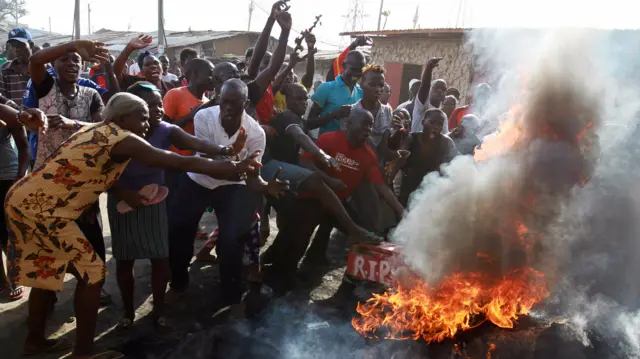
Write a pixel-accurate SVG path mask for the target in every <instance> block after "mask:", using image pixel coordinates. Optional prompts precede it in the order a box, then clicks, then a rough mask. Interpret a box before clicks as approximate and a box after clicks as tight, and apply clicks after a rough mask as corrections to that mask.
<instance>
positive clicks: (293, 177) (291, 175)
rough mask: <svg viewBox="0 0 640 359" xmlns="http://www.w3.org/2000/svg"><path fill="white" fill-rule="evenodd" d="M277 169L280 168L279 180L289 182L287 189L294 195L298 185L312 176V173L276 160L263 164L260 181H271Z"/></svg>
mask: <svg viewBox="0 0 640 359" xmlns="http://www.w3.org/2000/svg"><path fill="white" fill-rule="evenodd" d="M278 168H282V172H281V173H280V180H282V181H289V189H290V190H291V192H294V193H298V191H299V189H300V185H301V184H302V183H304V181H306V180H307V178H309V177H311V175H312V174H313V171H311V170H309V169H306V168H304V167H300V166H296V165H294V164H291V163H287V162H280V161H278V160H271V161H269V162H267V163H265V164H263V166H262V168H261V169H260V175H261V176H262V179H264V180H265V181H269V180H270V179H272V178H273V176H275V174H276V172H277V171H278Z"/></svg>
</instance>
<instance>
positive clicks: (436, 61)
mask: <svg viewBox="0 0 640 359" xmlns="http://www.w3.org/2000/svg"><path fill="white" fill-rule="evenodd" d="M442 59H443V57H432V58H430V59H429V61H427V68H428V69H431V70H433V69H435V68H436V67H438V65H439V64H440V60H442Z"/></svg>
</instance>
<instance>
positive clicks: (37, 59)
mask: <svg viewBox="0 0 640 359" xmlns="http://www.w3.org/2000/svg"><path fill="white" fill-rule="evenodd" d="M69 52H77V53H79V54H80V56H82V59H83V60H85V61H91V62H102V61H105V60H107V61H108V58H109V50H107V49H106V48H105V47H104V44H103V43H101V42H93V41H90V40H75V41H71V42H68V43H66V44H62V45H58V46H51V47H47V48H46V49H42V50H40V51H38V52H36V53H35V54H33V55H31V58H30V59H29V74H30V75H31V81H32V82H33V83H34V84H41V83H42V82H43V81H44V80H45V78H46V74H47V67H46V65H47V64H48V63H50V62H53V61H54V60H55V59H57V58H58V57H61V56H63V55H65V54H67V53H69Z"/></svg>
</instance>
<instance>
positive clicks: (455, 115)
mask: <svg viewBox="0 0 640 359" xmlns="http://www.w3.org/2000/svg"><path fill="white" fill-rule="evenodd" d="M470 113H471V105H466V106H462V107H458V108H456V109H455V110H453V112H452V113H451V117H449V131H453V130H454V129H455V128H456V127H458V126H460V121H462V118H463V117H464V116H466V115H468V114H470Z"/></svg>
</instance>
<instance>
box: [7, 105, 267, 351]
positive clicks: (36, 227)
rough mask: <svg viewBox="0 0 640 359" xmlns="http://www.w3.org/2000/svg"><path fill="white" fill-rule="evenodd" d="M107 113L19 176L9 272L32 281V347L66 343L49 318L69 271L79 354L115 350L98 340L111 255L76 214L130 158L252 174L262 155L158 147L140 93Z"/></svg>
mask: <svg viewBox="0 0 640 359" xmlns="http://www.w3.org/2000/svg"><path fill="white" fill-rule="evenodd" d="M103 115H104V117H105V121H104V122H101V123H98V124H93V125H88V126H84V127H83V128H82V129H81V130H80V131H79V132H77V133H75V134H74V135H72V136H71V137H70V138H69V139H68V140H67V141H65V142H64V143H63V144H62V145H61V146H60V147H59V148H58V149H57V150H56V151H55V152H54V153H53V154H52V155H51V156H50V157H49V158H47V159H46V160H45V162H44V164H43V165H42V166H41V167H39V168H38V169H36V170H35V171H34V172H32V173H30V174H29V175H28V176H27V177H25V178H23V179H22V180H20V181H19V182H17V183H16V184H15V185H14V186H13V187H12V188H11V189H10V190H9V193H8V194H7V197H6V202H5V213H6V216H7V224H8V227H9V276H10V280H11V281H12V282H13V283H14V285H25V286H29V287H32V288H33V289H32V290H31V294H30V296H29V321H28V326H29V331H28V335H27V339H26V341H25V344H24V353H25V354H39V353H43V352H50V351H52V350H56V349H62V348H61V347H60V346H59V345H60V344H59V342H56V341H53V340H47V339H46V338H45V324H46V320H47V316H48V313H49V310H48V309H49V308H50V307H51V305H52V302H53V300H54V298H55V292H54V291H56V290H61V289H62V287H63V281H64V275H65V274H66V273H70V274H73V275H74V276H75V277H76V278H77V279H78V284H77V288H76V292H75V296H76V297H75V300H74V304H75V313H76V318H77V330H76V333H77V341H76V345H75V349H74V352H73V354H72V358H74V359H79V358H96V359H97V358H114V357H121V355H120V354H119V353H114V352H107V353H96V352H95V349H94V347H93V339H94V332H95V325H96V319H97V313H98V301H99V296H100V288H101V283H102V281H103V280H104V278H105V274H106V269H105V263H104V261H103V260H102V259H100V258H99V257H98V256H97V255H96V253H95V251H94V250H93V247H92V246H91V244H90V243H89V242H88V241H87V239H86V238H85V236H84V234H83V233H82V231H81V230H80V228H79V227H78V224H77V223H76V222H75V221H76V219H77V218H78V217H79V216H80V215H81V214H82V213H83V212H84V210H85V209H86V208H88V207H89V206H92V205H93V204H94V203H95V202H96V201H97V200H98V196H99V195H100V194H101V193H103V192H105V191H107V190H108V189H109V188H110V187H111V186H112V185H113V184H114V183H115V182H116V181H117V179H118V178H119V177H120V175H121V174H122V172H123V170H124V169H125V167H126V166H127V164H128V163H129V161H130V160H131V159H134V160H136V161H139V162H140V163H143V164H146V165H148V166H152V167H163V168H168V169H173V170H179V171H185V172H187V171H192V172H198V173H203V174H207V175H208V176H213V177H216V178H222V179H235V180H237V179H238V178H242V177H244V176H246V173H247V172H253V171H256V170H257V169H258V167H259V166H260V164H259V163H258V162H257V161H255V159H254V158H255V156H257V154H255V155H254V157H252V158H249V159H248V160H245V161H243V162H230V161H213V160H208V159H203V158H199V157H182V156H179V155H176V154H173V153H170V152H165V151H162V150H158V149H156V148H154V147H153V146H151V145H149V143H147V142H146V141H145V140H144V139H142V138H141V137H143V136H144V135H145V133H146V131H147V130H148V129H149V123H148V119H149V109H148V107H147V105H146V103H145V102H144V101H143V100H141V99H140V98H138V97H136V96H134V95H131V94H127V93H120V94H117V95H115V96H114V97H112V98H111V100H110V101H109V103H108V104H107V108H106V109H105V111H104V113H103Z"/></svg>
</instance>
